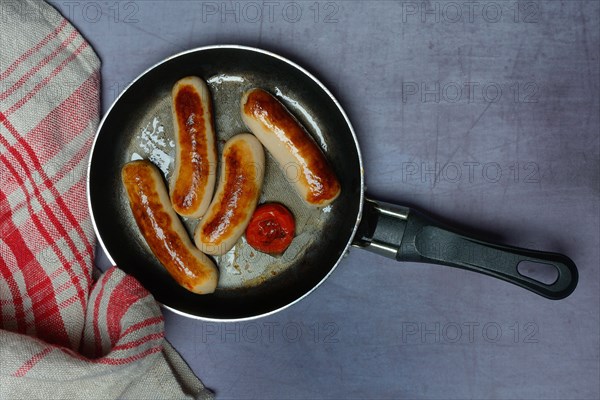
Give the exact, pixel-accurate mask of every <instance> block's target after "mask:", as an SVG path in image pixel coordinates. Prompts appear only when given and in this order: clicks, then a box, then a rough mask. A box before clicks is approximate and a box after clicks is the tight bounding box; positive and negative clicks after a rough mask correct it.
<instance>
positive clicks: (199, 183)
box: [169, 76, 217, 218]
mask: <svg viewBox="0 0 600 400" xmlns="http://www.w3.org/2000/svg"><path fill="white" fill-rule="evenodd" d="M171 103H172V104H171V109H172V113H173V125H174V133H175V135H174V136H175V170H174V173H173V176H172V178H171V181H170V188H169V189H170V190H169V195H170V197H171V203H172V204H173V208H174V209H175V211H176V212H177V213H178V214H179V215H181V216H183V217H189V218H200V217H201V216H202V215H204V213H205V212H206V210H207V208H208V205H209V204H210V200H211V198H212V195H213V191H214V187H215V179H216V177H215V175H216V172H215V171H216V168H217V148H216V143H215V130H214V126H213V116H212V102H211V98H210V92H209V90H208V87H207V86H206V84H205V83H204V81H202V80H201V79H200V78H197V77H195V76H190V77H187V78H183V79H181V80H179V81H178V82H177V83H175V85H174V86H173V93H172V102H171Z"/></svg>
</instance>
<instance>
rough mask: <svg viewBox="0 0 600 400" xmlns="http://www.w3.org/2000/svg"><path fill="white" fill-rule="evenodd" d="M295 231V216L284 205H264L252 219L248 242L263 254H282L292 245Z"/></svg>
mask: <svg viewBox="0 0 600 400" xmlns="http://www.w3.org/2000/svg"><path fill="white" fill-rule="evenodd" d="M295 229H296V223H295V222H294V216H293V215H292V213H291V212H290V210H288V209H287V208H286V207H285V206H284V205H282V204H279V203H267V204H262V205H260V206H258V207H257V208H256V210H255V211H254V214H252V218H250V223H249V224H248V227H247V228H246V240H247V241H248V244H249V245H250V246H252V247H254V248H255V249H256V250H258V251H261V252H263V253H267V254H282V253H283V252H284V251H285V250H286V249H287V248H288V247H289V245H290V243H292V239H294V232H295Z"/></svg>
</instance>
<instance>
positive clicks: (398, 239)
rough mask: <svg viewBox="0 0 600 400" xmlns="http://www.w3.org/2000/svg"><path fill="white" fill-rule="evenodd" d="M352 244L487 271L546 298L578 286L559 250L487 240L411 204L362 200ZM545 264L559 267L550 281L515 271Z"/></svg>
mask: <svg viewBox="0 0 600 400" xmlns="http://www.w3.org/2000/svg"><path fill="white" fill-rule="evenodd" d="M353 245H354V246H356V247H361V248H364V249H365V250H369V251H371V252H374V253H378V254H381V255H384V256H386V257H389V258H393V259H395V260H398V261H413V262H423V263H430V264H440V265H446V266H450V267H456V268H462V269H466V270H469V271H475V272H479V273H482V274H486V275H490V276H493V277H495V278H499V279H502V280H505V281H507V282H510V283H513V284H515V285H518V286H521V287H523V288H525V289H528V290H531V291H532V292H534V293H537V294H539V295H541V296H544V297H547V298H549V299H553V300H558V299H563V298H565V297H567V296H568V295H570V294H571V293H572V292H573V290H575V287H576V286H577V280H578V273H577V267H576V266H575V263H573V261H572V260H571V259H570V258H569V257H567V256H564V255H562V254H557V253H548V252H542V251H535V250H527V249H521V248H518V247H511V246H505V245H498V244H491V243H486V242H484V241H481V240H478V239H474V238H471V237H468V236H466V235H464V234H462V233H459V232H457V231H456V230H454V229H452V228H449V227H447V226H444V225H442V224H441V223H439V222H436V221H434V220H433V219H431V218H430V217H428V216H425V215H423V214H421V213H419V212H417V211H415V210H413V209H410V208H407V207H401V206H395V205H390V204H386V203H382V202H378V201H373V200H366V201H365V204H364V210H363V215H362V220H361V223H360V225H359V229H358V232H357V234H356V237H355V240H354V243H353ZM523 261H528V262H532V263H541V264H549V265H551V266H554V267H555V268H556V269H557V270H558V278H557V279H556V280H555V281H554V282H553V283H550V284H545V283H543V282H540V281H538V280H535V279H532V278H529V277H527V276H525V275H522V274H521V273H519V271H518V269H517V267H518V265H519V263H521V262H523Z"/></svg>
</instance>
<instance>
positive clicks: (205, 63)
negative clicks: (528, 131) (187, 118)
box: [89, 48, 362, 319]
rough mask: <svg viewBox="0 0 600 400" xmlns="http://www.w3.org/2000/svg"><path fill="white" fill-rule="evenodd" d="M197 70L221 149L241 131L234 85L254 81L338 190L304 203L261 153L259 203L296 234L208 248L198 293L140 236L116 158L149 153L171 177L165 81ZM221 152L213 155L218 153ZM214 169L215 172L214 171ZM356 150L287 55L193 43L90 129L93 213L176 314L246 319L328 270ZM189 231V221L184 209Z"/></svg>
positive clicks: (356, 198) (115, 248)
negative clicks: (209, 267)
mask: <svg viewBox="0 0 600 400" xmlns="http://www.w3.org/2000/svg"><path fill="white" fill-rule="evenodd" d="M189 75H196V76H199V77H201V78H203V79H204V80H205V81H206V82H207V84H208V86H209V88H210V90H211V94H212V98H213V106H214V119H215V128H216V134H217V143H218V151H219V156H220V154H221V149H222V147H223V144H224V143H225V141H226V140H227V139H229V138H230V137H232V136H233V135H235V134H238V133H242V132H247V131H248V130H247V128H246V127H245V126H244V124H243V122H242V119H241V116H240V111H239V110H240V98H241V96H242V93H243V92H244V91H245V90H247V89H250V88H252V87H261V88H264V89H266V90H268V91H269V92H271V93H272V94H274V95H275V96H276V97H277V98H278V99H279V100H280V101H282V102H283V103H284V104H285V105H286V106H287V107H288V109H290V111H291V112H292V113H293V114H294V115H295V116H296V117H297V118H298V119H299V120H300V121H301V122H302V123H303V124H304V126H305V127H306V128H307V130H308V131H309V133H310V134H311V135H312V136H313V138H314V139H315V140H316V142H317V143H318V144H319V145H320V146H321V148H322V149H323V151H324V152H325V154H326V156H327V158H328V160H329V161H330V162H331V164H332V166H333V168H334V170H335V171H336V173H337V175H338V177H339V179H340V181H341V184H342V194H341V195H340V197H339V198H338V199H337V200H336V201H335V202H334V203H333V204H332V205H330V206H328V207H325V208H320V209H318V208H311V207H308V206H306V205H305V204H304V203H303V202H302V200H301V199H300V197H299V196H298V195H297V194H296V193H295V191H294V189H293V187H292V181H293V179H295V176H296V171H295V170H294V168H288V169H287V170H285V171H284V170H282V169H281V168H279V166H278V165H277V164H276V162H275V161H274V159H273V158H272V157H271V156H270V154H269V153H268V152H265V153H266V169H265V181H264V186H263V193H262V196H261V199H260V202H261V203H263V202H268V201H276V202H280V203H283V204H284V205H286V206H287V207H288V208H289V209H290V210H291V211H292V213H293V214H294V217H295V219H296V224H297V226H296V229H297V233H296V237H295V238H294V241H293V242H292V245H291V246H290V248H288V250H287V251H286V252H285V253H284V254H283V255H282V256H280V257H272V256H269V255H266V254H264V253H260V252H257V251H256V250H254V249H252V248H251V247H250V246H249V245H248V244H247V243H246V241H245V238H243V237H242V239H240V240H239V241H238V243H237V244H236V246H235V247H234V248H233V249H232V250H231V251H230V252H228V253H227V254H225V255H223V256H221V257H216V258H215V262H216V263H217V265H219V270H220V279H219V285H218V289H217V291H216V292H215V293H214V294H212V295H207V296H199V295H194V294H193V293H190V292H188V291H187V290H185V289H183V288H181V287H179V286H178V285H177V283H176V282H175V281H173V280H172V279H171V278H170V276H169V275H168V273H167V272H166V270H165V269H164V268H163V267H162V265H160V263H159V262H158V260H156V258H155V257H154V255H153V254H152V252H151V251H150V249H149V247H148V246H147V244H146V242H145V240H144V239H143V237H142V236H141V234H140V232H139V230H138V228H137V226H136V224H135V221H134V219H133V216H132V214H131V211H130V209H129V203H128V201H127V197H126V195H125V191H124V189H123V187H122V185H121V182H120V170H121V168H122V166H123V165H124V164H125V163H127V162H129V161H132V160H135V159H150V160H151V161H152V162H154V163H155V164H156V165H157V166H158V167H159V168H160V169H161V170H162V172H163V174H164V176H165V179H167V180H168V179H169V178H170V176H171V174H172V172H173V160H174V155H175V143H174V141H173V122H172V118H171V108H170V107H171V106H170V101H171V97H170V96H171V88H172V86H173V84H174V83H175V82H176V81H177V80H178V79H180V78H183V77H184V76H189ZM219 159H220V158H219ZM217 173H219V171H218V172H217ZM360 173H361V171H360V159H359V156H358V150H357V144H356V142H355V139H354V136H353V135H352V132H351V129H350V127H349V126H348V123H347V121H346V120H345V118H344V117H343V115H342V113H341V112H340V110H339V108H338V106H337V105H336V104H335V102H334V101H333V100H332V99H331V97H330V96H329V95H328V94H327V93H326V92H325V91H324V90H323V89H322V88H321V87H320V86H319V85H318V84H317V83H316V82H315V81H314V80H313V79H312V78H310V77H309V76H307V75H306V74H305V73H304V72H303V71H302V70H300V69H298V68H296V67H295V66H293V65H292V64H289V63H288V62H286V61H285V60H282V59H279V58H277V57H274V56H271V55H269V54H265V53H262V52H257V51H252V50H249V49H242V48H211V49H199V50H197V51H192V52H188V53H185V54H182V55H179V56H177V57H175V58H172V59H170V60H168V61H166V62H164V63H162V64H159V65H158V66H156V67H154V68H152V69H151V70H149V71H147V72H146V73H145V74H144V75H143V76H142V77H140V78H139V79H138V80H137V81H136V82H135V83H134V84H133V85H131V86H130V87H129V88H128V89H127V90H126V92H125V93H123V95H122V96H121V97H120V98H119V100H117V102H116V103H115V104H114V106H113V107H112V109H111V110H110V111H109V113H108V115H107V116H106V117H105V120H104V121H103V124H102V125H101V128H100V130H99V132H98V138H97V140H96V144H95V146H94V150H93V153H92V158H91V162H90V176H89V179H90V186H89V189H90V199H91V209H92V213H93V218H94V221H95V224H96V228H97V230H98V234H99V236H100V238H101V240H102V243H103V245H104V247H105V250H106V251H107V252H108V254H109V255H110V257H111V258H112V259H113V260H114V261H115V263H116V264H117V265H118V266H119V267H120V268H122V269H123V270H125V271H126V272H128V273H131V274H133V275H134V276H135V277H136V278H137V279H139V280H140V281H141V283H142V284H143V285H144V286H145V287H146V288H147V289H148V290H149V291H150V292H151V293H152V294H153V295H154V296H155V297H156V299H157V300H158V301H160V302H161V303H163V304H165V305H166V306H168V307H170V308H173V309H175V310H177V311H179V312H182V313H184V314H189V315H192V316H197V317H201V318H211V319H237V318H249V317H253V316H256V315H261V314H265V313H268V312H271V311H274V310H277V309H279V308H281V307H284V306H285V305H287V304H289V303H291V302H293V301H295V300H296V299H298V298H300V297H302V296H303V295H304V294H305V293H307V292H308V291H310V290H311V289H312V288H313V287H314V286H316V285H318V283H319V282H320V281H321V280H322V279H323V278H324V277H325V276H326V275H327V274H328V273H329V272H330V270H331V269H332V268H333V267H334V266H335V264H336V263H337V261H338V260H339V258H340V257H341V255H342V253H343V251H344V249H345V248H346V245H347V243H348V241H349V240H350V238H351V235H352V232H353V229H354V226H355V224H356V220H357V217H358V213H359V209H360V207H359V205H360V201H361V190H362V188H361V176H360ZM182 221H183V222H184V225H185V226H186V228H187V229H188V233H189V234H190V235H191V234H192V233H193V230H194V228H195V226H196V224H197V221H196V220H189V219H185V218H183V219H182Z"/></svg>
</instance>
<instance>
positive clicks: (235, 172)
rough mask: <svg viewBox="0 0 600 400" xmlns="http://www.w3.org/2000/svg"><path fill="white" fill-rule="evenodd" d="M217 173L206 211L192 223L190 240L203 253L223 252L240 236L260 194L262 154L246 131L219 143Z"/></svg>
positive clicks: (253, 138)
mask: <svg viewBox="0 0 600 400" xmlns="http://www.w3.org/2000/svg"><path fill="white" fill-rule="evenodd" d="M221 169H222V170H221V177H220V178H219V185H218V187H217V190H216V193H215V197H214V199H213V201H212V202H211V203H210V206H209V207H208V211H207V212H206V214H205V215H204V217H203V218H202V220H201V221H200V223H199V224H198V226H197V227H196V230H195V232H194V242H195V243H196V246H197V247H198V248H199V249H200V250H202V251H203V252H205V253H207V254H212V255H222V254H225V253H227V252H228V251H229V250H231V248H232V247H233V245H234V244H235V242H237V240H238V239H239V238H240V236H242V234H243V233H244V230H245V229H246V226H247V225H248V222H250V217H252V214H253V213H254V209H255V208H256V204H257V203H258V199H259V197H260V194H261V189H262V183H263V177H264V169H265V154H264V150H263V148H262V145H261V144H260V142H259V141H258V140H257V139H256V137H254V136H253V135H251V134H249V133H243V134H239V135H236V136H234V137H232V138H231V139H229V140H228V141H227V143H225V146H224V147H223V156H222V160H221Z"/></svg>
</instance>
